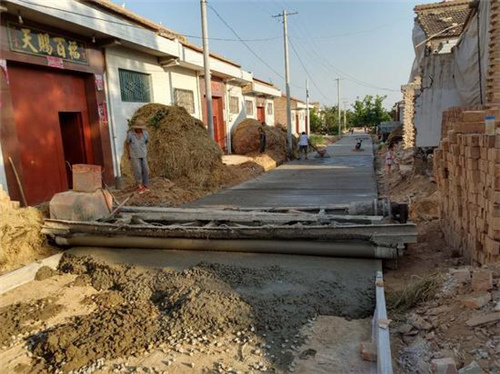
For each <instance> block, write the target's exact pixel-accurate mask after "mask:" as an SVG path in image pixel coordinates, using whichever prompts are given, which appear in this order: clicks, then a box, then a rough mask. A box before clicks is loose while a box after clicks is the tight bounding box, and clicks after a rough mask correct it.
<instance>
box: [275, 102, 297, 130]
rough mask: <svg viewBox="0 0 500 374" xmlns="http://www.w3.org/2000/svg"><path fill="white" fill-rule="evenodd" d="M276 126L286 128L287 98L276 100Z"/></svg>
mask: <svg viewBox="0 0 500 374" xmlns="http://www.w3.org/2000/svg"><path fill="white" fill-rule="evenodd" d="M292 121H293V118H292ZM274 125H275V126H281V127H284V128H286V97H277V98H276V99H274Z"/></svg>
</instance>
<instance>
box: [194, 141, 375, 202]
mask: <svg viewBox="0 0 500 374" xmlns="http://www.w3.org/2000/svg"><path fill="white" fill-rule="evenodd" d="M357 138H362V139H363V143H362V149H363V150H362V151H359V152H357V151H354V150H353V149H354V145H355V144H356V139H357ZM328 154H329V155H330V156H331V157H330V158H315V157H314V156H315V155H316V153H315V152H314V153H310V154H309V159H308V160H298V161H293V162H290V163H287V164H285V165H282V166H280V167H278V168H276V169H275V170H273V171H270V172H268V173H266V174H263V175H261V176H260V177H258V178H256V179H253V180H251V181H248V182H245V183H243V184H241V185H239V186H236V187H234V188H231V189H228V190H226V191H223V192H221V193H218V194H215V195H211V196H208V197H206V198H203V199H201V200H198V201H195V202H193V203H190V204H187V205H186V206H189V207H213V208H214V207H220V208H222V207H244V208H253V207H255V208H267V207H316V206H332V205H347V204H349V203H350V202H352V201H371V200H373V199H374V198H376V197H377V185H376V179H375V173H374V168H373V145H372V141H371V138H370V137H369V136H367V135H364V134H363V135H360V134H354V135H349V136H345V137H344V138H342V139H341V140H340V141H339V142H337V143H335V144H334V145H331V146H329V147H328Z"/></svg>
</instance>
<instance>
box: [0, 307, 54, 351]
mask: <svg viewBox="0 0 500 374" xmlns="http://www.w3.org/2000/svg"><path fill="white" fill-rule="evenodd" d="M62 309H63V307H62V305H59V304H55V303H54V299H51V298H47V299H41V300H37V301H35V302H30V303H18V304H13V305H8V306H5V307H2V308H0V324H1V326H2V328H1V329H0V343H1V344H2V346H9V345H12V344H14V343H15V342H16V341H19V340H20V339H22V338H24V337H26V336H27V334H29V333H30V332H32V331H34V330H36V329H37V328H39V327H37V326H36V325H35V324H39V323H40V322H43V321H46V320H48V319H49V318H51V317H53V316H54V315H56V314H58V313H59V312H60V311H61V310H62Z"/></svg>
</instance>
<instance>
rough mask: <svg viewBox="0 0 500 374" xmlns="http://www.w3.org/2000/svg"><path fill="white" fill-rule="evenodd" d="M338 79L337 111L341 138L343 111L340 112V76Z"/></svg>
mask: <svg viewBox="0 0 500 374" xmlns="http://www.w3.org/2000/svg"><path fill="white" fill-rule="evenodd" d="M335 80H336V81H337V96H338V97H337V112H338V120H339V138H341V137H342V123H341V113H340V78H337V79H335Z"/></svg>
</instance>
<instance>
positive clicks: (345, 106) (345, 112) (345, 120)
mask: <svg viewBox="0 0 500 374" xmlns="http://www.w3.org/2000/svg"><path fill="white" fill-rule="evenodd" d="M347 104H348V101H347V100H344V128H345V130H346V131H347Z"/></svg>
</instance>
